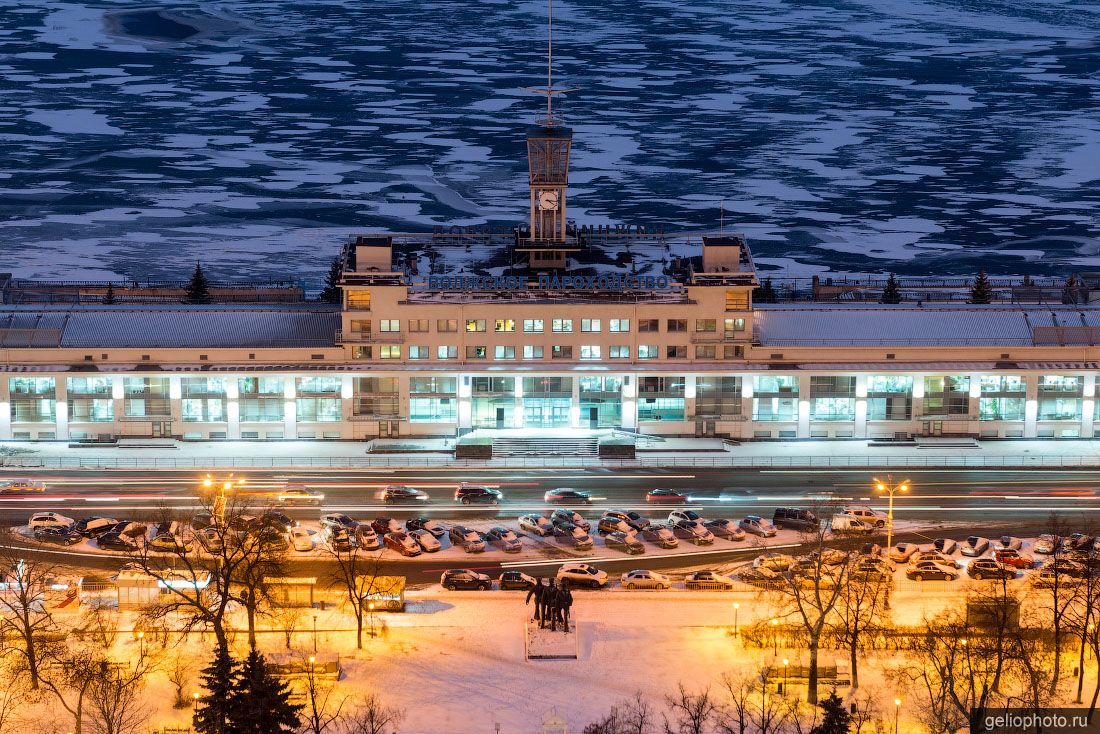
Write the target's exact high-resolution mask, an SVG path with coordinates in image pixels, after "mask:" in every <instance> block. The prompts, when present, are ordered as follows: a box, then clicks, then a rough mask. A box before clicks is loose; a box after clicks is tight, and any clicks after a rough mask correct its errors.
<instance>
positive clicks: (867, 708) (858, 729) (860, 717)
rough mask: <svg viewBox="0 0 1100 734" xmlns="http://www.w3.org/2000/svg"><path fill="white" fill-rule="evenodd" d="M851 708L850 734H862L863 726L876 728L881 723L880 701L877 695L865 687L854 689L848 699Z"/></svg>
mask: <svg viewBox="0 0 1100 734" xmlns="http://www.w3.org/2000/svg"><path fill="white" fill-rule="evenodd" d="M850 705H851V709H852V728H851V732H852V734H863V729H864V727H867V728H870V729H871V730H872V731H875V730H877V728H878V726H879V725H880V724H881V723H882V702H881V700H880V699H879V696H878V695H877V694H876V693H874V692H872V691H869V690H867V689H862V690H859V691H856V692H855V693H854V694H853V695H852V697H851V700H850Z"/></svg>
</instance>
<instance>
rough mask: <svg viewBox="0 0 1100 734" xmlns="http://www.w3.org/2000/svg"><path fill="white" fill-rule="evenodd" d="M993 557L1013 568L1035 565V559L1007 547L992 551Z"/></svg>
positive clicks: (1032, 566)
mask: <svg viewBox="0 0 1100 734" xmlns="http://www.w3.org/2000/svg"><path fill="white" fill-rule="evenodd" d="M993 557H994V558H995V559H996V560H997V563H1000V564H1002V565H1005V566H1012V567H1013V568H1034V566H1035V561H1033V560H1032V559H1031V557H1030V556H1025V555H1021V554H1020V551H1016V550H1011V549H1009V548H1004V549H1002V550H999V551H994V553H993Z"/></svg>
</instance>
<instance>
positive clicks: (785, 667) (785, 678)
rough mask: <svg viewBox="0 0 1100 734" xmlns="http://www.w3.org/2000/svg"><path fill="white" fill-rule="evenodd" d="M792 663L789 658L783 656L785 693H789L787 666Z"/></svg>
mask: <svg viewBox="0 0 1100 734" xmlns="http://www.w3.org/2000/svg"><path fill="white" fill-rule="evenodd" d="M790 664H791V661H790V660H788V659H787V658H783V693H784V695H786V693H787V666H789V665H790Z"/></svg>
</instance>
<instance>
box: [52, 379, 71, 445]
mask: <svg viewBox="0 0 1100 734" xmlns="http://www.w3.org/2000/svg"><path fill="white" fill-rule="evenodd" d="M66 388H68V385H67V384H66V383H65V378H64V377H56V378H54V387H53V400H54V405H53V409H54V418H55V420H56V425H55V427H54V437H55V438H57V439H60V440H64V441H67V440H68V439H69V392H68V390H67V389H66Z"/></svg>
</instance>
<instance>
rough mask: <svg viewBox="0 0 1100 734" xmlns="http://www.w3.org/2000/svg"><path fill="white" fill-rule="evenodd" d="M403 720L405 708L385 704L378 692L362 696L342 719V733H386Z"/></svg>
mask: <svg viewBox="0 0 1100 734" xmlns="http://www.w3.org/2000/svg"><path fill="white" fill-rule="evenodd" d="M404 720H405V710H404V709H400V708H395V707H393V706H387V705H386V704H385V703H384V702H383V701H382V699H381V698H379V696H378V694H376V693H370V694H367V695H366V696H364V697H363V698H362V699H361V700H360V701H359V703H358V704H357V705H356V706H355V708H353V709H352V711H351V713H350V714H348V716H347V717H346V719H345V721H344V726H343V729H342V731H343V733H344V734H387V732H392V731H394V730H395V727H396V726H398V725H399V724H400V723H401V722H402V721H404Z"/></svg>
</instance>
